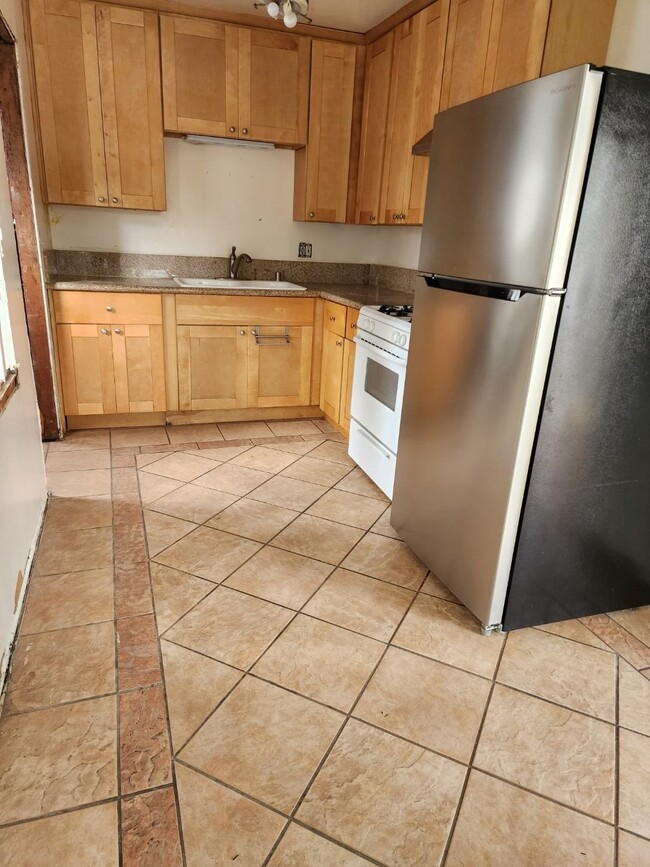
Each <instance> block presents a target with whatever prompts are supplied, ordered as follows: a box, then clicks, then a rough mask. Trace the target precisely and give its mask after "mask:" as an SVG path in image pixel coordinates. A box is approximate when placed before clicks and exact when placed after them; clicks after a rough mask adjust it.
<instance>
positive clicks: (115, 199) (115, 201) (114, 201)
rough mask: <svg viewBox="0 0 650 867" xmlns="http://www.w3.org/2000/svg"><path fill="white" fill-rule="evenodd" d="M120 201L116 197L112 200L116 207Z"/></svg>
mask: <svg viewBox="0 0 650 867" xmlns="http://www.w3.org/2000/svg"><path fill="white" fill-rule="evenodd" d="M118 201H119V199H118V198H117V197H116V196H113V198H112V199H111V202H113V204H114V205H117V203H118Z"/></svg>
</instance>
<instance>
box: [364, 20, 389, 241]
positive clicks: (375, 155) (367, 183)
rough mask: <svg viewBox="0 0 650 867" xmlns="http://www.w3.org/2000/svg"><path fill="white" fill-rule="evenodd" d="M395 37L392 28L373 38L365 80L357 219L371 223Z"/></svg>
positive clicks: (376, 209)
mask: <svg viewBox="0 0 650 867" xmlns="http://www.w3.org/2000/svg"><path fill="white" fill-rule="evenodd" d="M393 41H394V32H393V31H391V32H390V33H387V34H386V35H385V36H382V37H381V39H378V40H377V41H376V42H373V44H372V45H370V46H369V47H368V50H367V55H366V83H365V92H364V100H363V120H362V126H361V151H360V158H359V180H358V184H357V207H356V216H355V219H356V222H357V223H363V224H370V225H372V224H375V223H377V222H378V220H379V206H380V196H381V183H382V168H383V161H384V148H385V145H386V130H387V124H388V104H389V95H390V82H391V70H392V62H393Z"/></svg>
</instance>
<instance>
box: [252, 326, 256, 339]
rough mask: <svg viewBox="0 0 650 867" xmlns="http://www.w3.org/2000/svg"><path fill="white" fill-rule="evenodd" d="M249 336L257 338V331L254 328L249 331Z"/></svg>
mask: <svg viewBox="0 0 650 867" xmlns="http://www.w3.org/2000/svg"><path fill="white" fill-rule="evenodd" d="M251 334H252V335H253V337H257V331H256V330H255V329H254V328H253V330H252V331H251Z"/></svg>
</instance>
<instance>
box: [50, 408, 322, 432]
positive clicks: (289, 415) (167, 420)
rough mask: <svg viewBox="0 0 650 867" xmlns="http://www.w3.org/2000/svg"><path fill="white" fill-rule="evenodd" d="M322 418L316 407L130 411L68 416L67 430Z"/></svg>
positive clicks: (320, 411) (320, 410)
mask: <svg viewBox="0 0 650 867" xmlns="http://www.w3.org/2000/svg"><path fill="white" fill-rule="evenodd" d="M303 418H323V411H322V409H321V408H320V407H319V406H274V407H264V408H257V407H255V408H251V409H201V410H192V411H187V412H181V411H179V412H176V411H174V412H171V411H170V412H167V413H165V412H133V413H122V414H119V413H118V414H116V415H69V416H66V422H67V428H68V430H94V429H97V428H117V427H155V426H158V425H175V424H214V423H215V422H228V421H281V420H285V419H303Z"/></svg>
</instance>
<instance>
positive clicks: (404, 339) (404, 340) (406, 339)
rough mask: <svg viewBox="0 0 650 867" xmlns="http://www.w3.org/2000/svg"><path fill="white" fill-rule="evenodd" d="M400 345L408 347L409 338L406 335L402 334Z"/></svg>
mask: <svg viewBox="0 0 650 867" xmlns="http://www.w3.org/2000/svg"><path fill="white" fill-rule="evenodd" d="M400 343H401V345H402V346H406V344H407V343H408V338H407V336H406V334H402V338H401V340H400Z"/></svg>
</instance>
